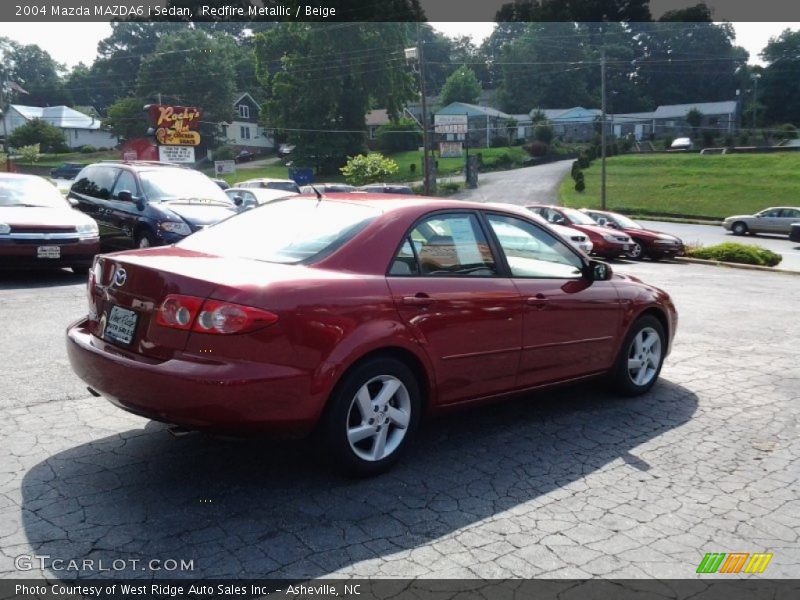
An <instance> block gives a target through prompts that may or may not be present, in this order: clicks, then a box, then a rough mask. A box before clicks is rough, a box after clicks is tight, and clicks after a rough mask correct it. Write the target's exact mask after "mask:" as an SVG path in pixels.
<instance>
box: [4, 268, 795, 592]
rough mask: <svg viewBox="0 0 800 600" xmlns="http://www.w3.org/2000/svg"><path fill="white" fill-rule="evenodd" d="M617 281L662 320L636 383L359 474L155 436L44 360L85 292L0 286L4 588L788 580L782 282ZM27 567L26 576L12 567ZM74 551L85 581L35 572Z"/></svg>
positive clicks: (476, 413) (541, 404)
mask: <svg viewBox="0 0 800 600" xmlns="http://www.w3.org/2000/svg"><path fill="white" fill-rule="evenodd" d="M614 268H615V270H617V271H619V272H623V273H632V274H635V275H637V276H640V277H641V278H642V279H644V280H645V281H648V282H651V283H653V284H655V285H658V286H659V287H663V288H664V289H666V290H668V291H669V292H670V293H671V294H672V295H673V298H674V300H675V303H676V305H677V307H678V310H679V311H680V325H679V331H678V335H677V338H676V341H675V347H674V350H673V353H672V355H671V356H670V357H669V358H668V359H667V362H666V365H665V367H664V370H663V373H662V379H661V381H660V383H659V384H657V386H656V387H655V388H654V389H653V390H652V391H651V392H650V393H648V394H647V395H645V396H643V397H641V398H638V399H621V398H618V397H615V396H614V395H611V394H610V393H607V392H605V391H603V390H602V389H601V388H600V387H598V386H597V385H595V384H588V385H583V386H580V387H571V388H563V389H561V390H558V391H552V392H546V393H539V394H536V395H529V396H526V397H524V398H520V399H519V400H516V401H513V402H510V403H505V404H502V405H498V406H494V407H488V408H479V409H472V410H469V411H465V412H461V413H459V414H457V415H453V416H449V417H447V418H443V419H440V420H437V421H434V422H431V423H428V424H426V426H425V427H424V428H423V430H422V432H421V435H420V437H419V439H418V440H417V444H416V446H415V447H414V449H413V451H412V452H411V453H410V454H409V455H408V456H407V457H406V459H405V460H404V461H403V462H402V463H401V464H400V465H399V466H398V468H396V469H395V470H394V471H392V472H391V473H389V474H387V475H384V476H381V477H379V478H375V479H370V480H364V481H352V480H345V479H341V478H339V477H338V476H336V475H334V474H332V473H330V472H329V470H328V469H325V468H323V467H320V466H318V465H317V463H316V462H315V461H314V459H313V457H312V456H311V455H310V453H309V452H308V451H307V449H306V447H305V446H304V445H303V444H302V443H301V442H296V441H265V440H247V441H241V440H231V439H220V438H212V437H208V436H204V435H191V436H187V437H182V438H178V439H175V438H173V437H172V436H170V435H169V434H168V433H167V432H166V431H165V428H164V426H163V425H160V424H157V423H152V422H148V421H147V420H145V419H142V418H140V417H136V416H133V415H129V414H127V413H125V412H122V411H120V410H118V409H116V408H114V407H112V406H111V405H110V404H108V403H107V402H106V401H104V400H103V399H101V398H93V397H91V396H90V395H89V394H88V393H87V392H86V390H85V388H84V387H83V385H82V384H81V382H80V381H79V380H78V379H77V378H76V377H75V376H74V375H72V373H71V371H70V369H69V365H68V363H67V359H66V355H65V350H64V335H63V332H64V329H65V327H66V326H67V324H68V323H69V322H70V321H72V320H73V319H75V318H77V317H79V316H80V315H82V314H83V313H84V311H85V288H84V281H83V279H82V278H76V277H75V276H72V275H71V274H69V273H68V272H67V271H64V272H60V273H58V274H49V275H48V274H43V275H38V276H27V275H8V274H0V314H2V315H3V317H4V320H5V327H3V328H2V329H0V344H1V347H2V348H3V360H2V361H0V380H2V382H3V390H4V394H3V400H2V403H0V426H1V427H2V434H1V435H2V440H3V443H2V444H0V553H1V554H0V576H1V577H23V576H33V577H43V576H54V575H55V576H58V577H62V578H73V577H92V576H104V577H120V576H131V577H146V578H151V577H154V576H156V577H164V576H166V577H293V578H294V577H302V578H305V577H318V576H326V575H337V576H342V575H350V576H370V577H411V576H414V577H438V578H444V577H452V578H455V577H485V578H492V577H552V578H560V577H591V576H600V577H615V578H639V577H659V578H684V577H694V576H695V570H696V568H697V566H698V564H699V562H700V560H701V559H702V557H703V555H704V553H706V552H751V553H753V552H771V553H773V554H774V557H773V559H772V561H771V563H770V564H769V566H768V569H767V570H766V572H765V576H769V577H787V578H788V577H796V576H797V573H798V572H799V571H798V569H800V545H798V541H799V540H798V534H800V487H798V485H797V480H798V475H800V436H798V401H800V361H798V353H797V344H798V340H800V319H797V299H798V290H800V277H796V276H791V275H782V274H772V273H762V272H753V271H745V270H734V269H724V268H715V267H706V266H699V265H683V264H670V263H659V264H652V263H640V264H634V263H625V262H619V263H617V264H615V265H614ZM30 555H37V556H42V555H48V556H49V557H50V558H49V559H46V566H45V569H44V570H42V569H41V568H40V565H39V564H38V562H36V561H33V564H32V570H31V571H19V570H17V569H16V566H19V565H20V561H19V560H18V557H20V556H30ZM71 559H74V560H76V561H79V567H80V563H82V561H84V560H93V561H96V562H94V563H93V565H94V568H95V570H91V569H86V568H79V569H78V570H77V571H72V570H58V569H55V568H51V566H50V565H51V563H50V561H52V560H62V561H65V562H64V563H60V564H61V566H65V565H66V566H68V561H69V560H71ZM101 560H102V561H103V563H102V564H103V565H105V566H106V567H109V566H111V565H116V566H120V565H122V566H121V567H120V568H119V569H118V570H111V571H97V570H96V569H97V567H98V566H99V564H100V563H99V561H101ZM151 560H157V561H161V562H160V563H159V564H160V565H164V564H165V561H168V560H176V561H181V560H183V561H193V563H192V567H193V568H192V570H188V569H185V570H175V571H164V570H161V571H156V570H155V569H156V566H157V565H150V564H148V563H149V561H151ZM114 561H117V562H114ZM135 561H141V562H135ZM15 563H16V566H15ZM23 564H28V562H27V561H25V560H23ZM169 564H171V563H169ZM742 577H744V575H742Z"/></svg>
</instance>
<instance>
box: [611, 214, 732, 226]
mask: <svg viewBox="0 0 800 600" xmlns="http://www.w3.org/2000/svg"><path fill="white" fill-rule="evenodd" d="M625 216H626V217H630V218H631V219H639V220H640V221H662V222H664V223H685V224H687V225H709V226H710V227H719V226H722V221H708V220H702V219H691V218H686V219H684V218H679V217H658V216H655V215H638V214H630V215H628V214H626V215H625Z"/></svg>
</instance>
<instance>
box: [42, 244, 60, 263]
mask: <svg viewBox="0 0 800 600" xmlns="http://www.w3.org/2000/svg"><path fill="white" fill-rule="evenodd" d="M36 258H41V259H44V260H58V259H59V258H61V247H60V246H37V248H36Z"/></svg>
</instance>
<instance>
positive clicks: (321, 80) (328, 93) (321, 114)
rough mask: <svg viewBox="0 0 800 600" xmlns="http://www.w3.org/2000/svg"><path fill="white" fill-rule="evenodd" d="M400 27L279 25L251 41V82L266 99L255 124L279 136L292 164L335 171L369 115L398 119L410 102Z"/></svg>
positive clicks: (360, 145) (355, 148) (355, 147)
mask: <svg viewBox="0 0 800 600" xmlns="http://www.w3.org/2000/svg"><path fill="white" fill-rule="evenodd" d="M405 27H406V26H405V24H402V23H365V22H352V23H347V24H343V25H341V26H339V27H337V28H333V27H328V26H324V25H318V24H315V23H282V24H281V25H280V26H279V27H276V28H274V29H272V30H271V31H270V32H269V35H265V34H260V35H258V36H256V50H255V53H256V68H257V75H258V78H259V81H260V82H261V84H262V86H263V87H264V94H265V95H266V96H267V98H268V100H267V102H266V103H265V104H264V111H263V112H262V114H263V115H265V118H266V121H265V122H264V123H263V124H264V125H266V126H268V127H270V128H273V129H282V130H284V131H285V133H286V135H287V141H288V143H290V144H293V145H294V146H295V150H294V155H295V163H296V164H299V165H308V166H316V167H318V168H319V169H320V170H322V171H326V172H335V169H337V168H338V167H340V166H341V165H343V164H344V162H345V160H346V157H347V156H353V155H355V154H359V153H360V152H361V151H362V150H363V149H364V137H365V136H364V133H365V130H366V125H365V115H366V113H367V111H368V110H369V109H370V108H373V107H375V106H382V107H383V108H385V109H386V111H387V113H388V115H389V118H390V119H392V120H396V119H397V118H398V117H399V115H400V111H401V110H402V108H403V106H404V105H405V103H406V102H407V101H408V100H410V99H412V98H413V97H414V80H413V78H412V76H411V73H410V72H409V71H408V70H406V69H405V68H402V67H401V68H398V66H397V57H398V56H400V57H402V56H403V48H405V47H406V46H407V45H408V40H407V39H406V36H405Z"/></svg>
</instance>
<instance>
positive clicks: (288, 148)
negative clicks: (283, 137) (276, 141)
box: [278, 144, 295, 156]
mask: <svg viewBox="0 0 800 600" xmlns="http://www.w3.org/2000/svg"><path fill="white" fill-rule="evenodd" d="M294 148H295V147H294V146H293V145H292V144H281V145H279V146H278V156H289V155H290V154H291V153H292V152H294Z"/></svg>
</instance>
